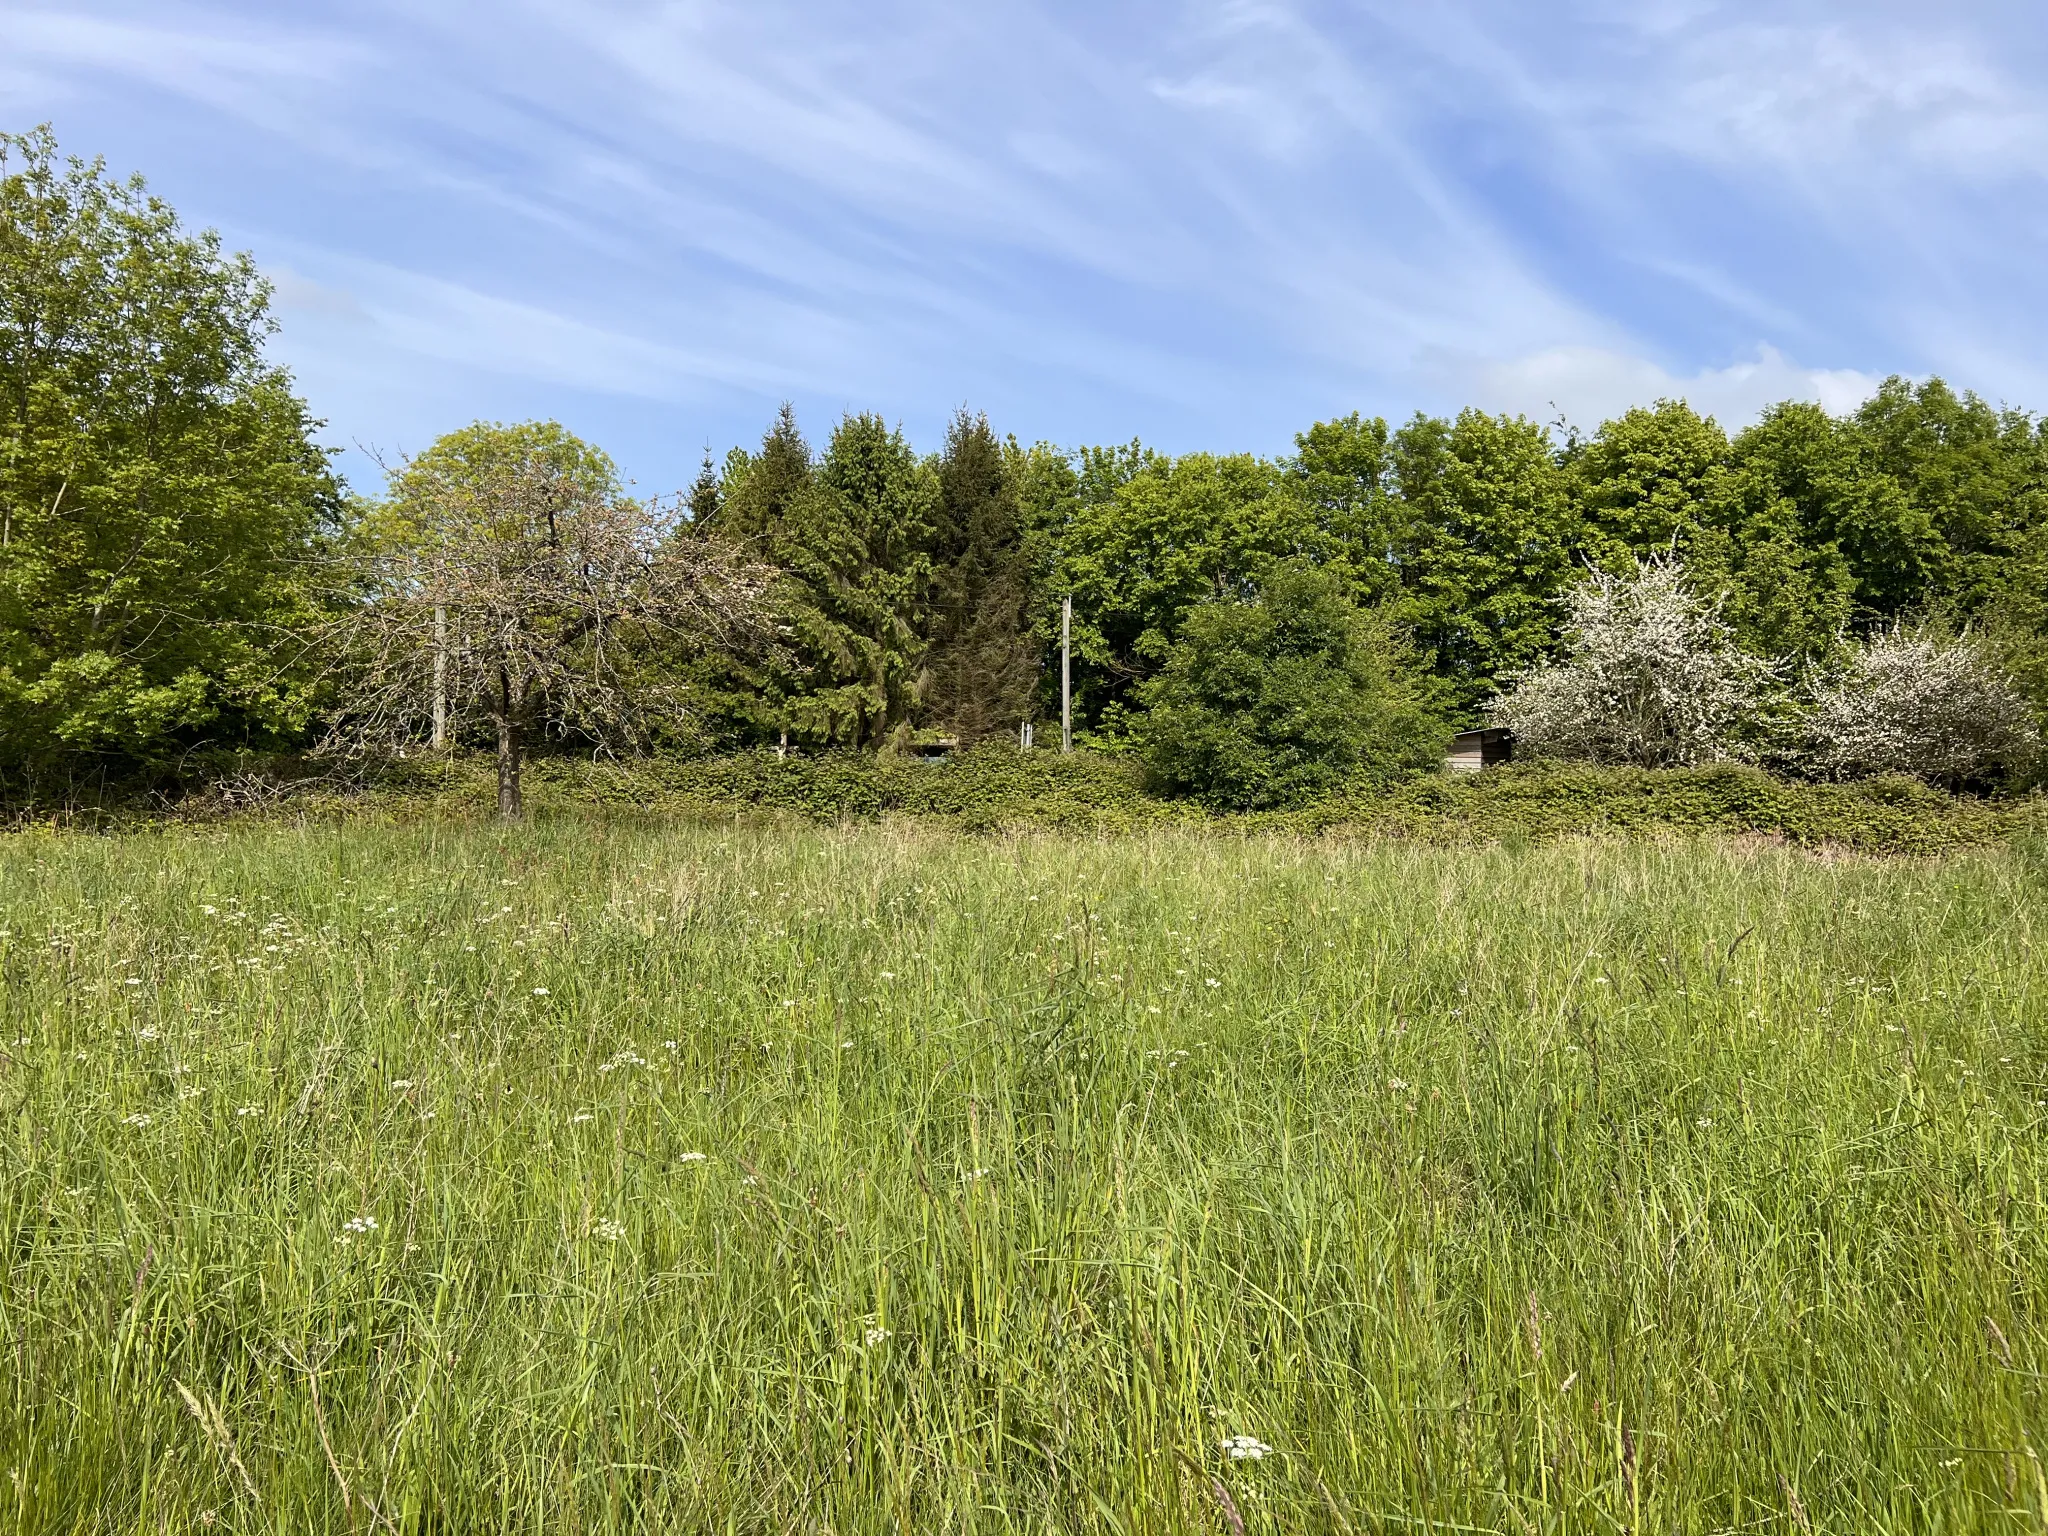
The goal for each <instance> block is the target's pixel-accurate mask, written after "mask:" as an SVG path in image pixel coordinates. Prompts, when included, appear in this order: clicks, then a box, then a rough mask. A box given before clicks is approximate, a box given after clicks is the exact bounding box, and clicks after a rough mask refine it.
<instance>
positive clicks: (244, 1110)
mask: <svg viewBox="0 0 2048 1536" xmlns="http://www.w3.org/2000/svg"><path fill="white" fill-rule="evenodd" d="M262 1113H263V1111H262V1110H260V1109H258V1108H257V1107H256V1106H255V1105H254V1104H244V1105H243V1106H242V1107H241V1108H240V1109H238V1110H236V1111H235V1118H236V1119H237V1120H240V1119H243V1118H245V1117H246V1116H249V1115H260V1114H262Z"/></svg>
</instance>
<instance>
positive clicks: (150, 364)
mask: <svg viewBox="0 0 2048 1536" xmlns="http://www.w3.org/2000/svg"><path fill="white" fill-rule="evenodd" d="M269 299H270V289H269V286H268V285H267V284H266V283H265V282H264V281H263V280H262V278H261V277H260V276H259V275H258V273H257V271H256V268H255V265H254V264H253V263H252V262H251V261H250V259H249V258H248V257H247V256H229V255H226V254H224V253H223V252H222V250H221V246H220V241H219V239H218V237H217V236H215V235H213V234H212V233H211V232H208V233H205V234H199V235H194V234H190V233H188V232H186V230H185V229H184V228H183V227H182V226H181V225H180V224H179V222H178V219H177V216H176V214H175V213H173V212H172V210H171V209H170V208H169V207H167V206H166V205H165V204H164V203H162V202H160V201H159V200H158V199H156V198H154V197H152V196H150V195H149V194H148V192H147V191H146V190H145V188H144V186H143V184H142V182H141V181H140V180H139V179H134V180H129V181H125V182H123V181H117V180H115V179H113V178H112V177H110V176H109V175H108V174H107V172H106V170H105V168H104V167H103V166H102V165H101V164H100V163H99V162H98V161H93V162H91V163H86V162H81V161H78V160H71V161H68V162H67V161H63V160H60V159H59V157H58V154H57V147H56V143H55V141H54V139H53V138H52V137H51V135H50V134H49V132H48V131H47V130H42V131H38V132H36V133H32V134H29V135H26V136H10V135H0V768H12V769H15V770H17V771H18V770H21V769H24V768H28V769H33V768H35V767H36V766H37V765H48V764H50V763H52V762H53V761H56V760H58V759H60V758H64V757H66V756H69V757H72V758H76V757H78V756H86V757H100V758H106V757H112V758H115V759H126V760H131V761H132V760H141V761H145V762H147V761H161V760H165V759H168V758H172V757H174V756H176V755H178V754H180V753H182V752H184V751H187V750H189V749H191V748H193V747H195V746H199V745H202V744H204V743H208V742H213V743H223V744H229V745H247V744H251V743H260V742H265V741H270V742H277V741H288V740H290V739H292V738H293V737H294V736H295V735H296V734H297V733H299V732H300V731H302V730H303V729H304V727H305V726H306V723H307V720H308V716H309V712H310V708H311V703H312V700H311V696H310V693H309V691H308V683H307V678H308V674H306V673H305V672H303V671H295V670H293V669H290V668H280V667H279V666H278V665H277V663H276V659H275V657H274V655H273V648H274V644H275V642H276V640H277V639H278V637H279V636H280V635H281V634H283V633H285V632H287V631H288V630H290V629H291V628H293V627H294V626H296V625H298V624H301V623H302V622H304V621H305V620H306V619H307V618H308V616H309V615H310V613H311V612H312V611H313V602H314V597H313V594H314V593H315V591H316V589H317V583H316V582H315V581H314V580H312V579H311V577H310V575H309V561H308V557H309V556H310V555H311V554H312V553H313V552H314V550H315V548H316V546H318V544H319V543H320V541H321V540H322V539H323V538H325V537H327V536H328V535H330V534H331V533H332V532H333V530H334V528H335V527H336V524H337V520H338V517H339V513H340V501H339V491H338V487H337V485H336V482H335V480H334V478H333V476H332V475H331V474H330V472H329V469H328V462H327V456H326V454H325V453H324V452H323V451H322V450H321V449H320V448H319V447H318V446H316V445H315V443H314V441H313V432H314V429H315V427H316V426H317V423H315V422H314V421H312V420H311V419H310V417H309V416H308V413H307V410H306V407H305V404H304V402H302V401H301V400H300V399H299V398H298V397H297V396H296V395H295V394H294V393H293V391H292V387H291V380H290V379H289V377H288V376H287V375H286V374H285V373H284V371H283V370H282V369H279V368H277V367H275V366H274V365H272V364H270V363H268V362H267V361H266V360H265V358H264V355H263V343H264V341H265V339H266V338H267V337H268V335H269V334H270V331H271V328H272V327H271V321H270V318H269Z"/></svg>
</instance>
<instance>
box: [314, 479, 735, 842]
mask: <svg viewBox="0 0 2048 1536" xmlns="http://www.w3.org/2000/svg"><path fill="white" fill-rule="evenodd" d="M394 480H395V481H396V482H399V483H402V485H403V494H402V495H400V496H397V497H394V499H393V500H392V502H390V503H389V504H387V505H386V506H384V507H382V508H380V509H379V511H378V514H377V515H375V516H373V517H372V518H371V519H370V520H369V522H368V523H367V525H366V527H365V529H364V530H363V536H362V538H361V539H360V540H359V543H358V547H357V548H356V549H355V550H353V551H352V552H351V553H350V555H349V556H347V557H346V560H345V563H344V567H343V570H342V573H341V574H342V576H343V581H344V584H345V585H346V586H347V587H348V588H349V589H350V597H351V598H352V601H350V602H349V603H348V604H347V605H346V606H345V607H344V608H343V610H342V614H341V617H340V618H338V619H337V620H335V621H334V622H333V624H332V625H331V627H330V628H329V629H328V630H327V631H326V632H325V633H324V634H323V635H322V636H321V637H320V638H321V643H322V645H323V647H324V649H325V651H326V653H327V655H328V657H329V659H330V662H331V666H332V672H333V675H334V677H335V679H336V682H337V687H338V695H339V708H338V710H337V711H336V713H335V714H334V716H333V717H332V720H331V723H330V727H329V729H328V731H327V733H326V735H325V737H324V739H323V740H322V742H321V744H320V750H321V751H323V752H326V753H331V754H338V755H343V756H358V755H364V754H371V753H383V752H392V751H403V750H405V749H406V748H407V747H408V746H416V745H419V744H422V743H423V742H430V743H432V744H434V745H440V744H442V742H443V741H445V740H447V739H450V738H451V736H452V735H454V734H456V733H459V732H461V731H462V730H463V729H464V728H465V727H470V728H476V727H482V726H487V727H488V728H489V729H490V730H491V732H492V734H493V735H494V736H495V738H496V743H497V768H498V810H499V813H500V814H501V815H503V816H505V817H508V818H514V817H517V816H519V815H520V813H521V809H522V802H521V794H520V768H521V764H522V762H523V761H524V758H525V756H526V753H527V750H528V748H529V746H530V745H531V744H532V742H533V741H534V740H535V739H536V737H537V736H538V735H539V734H542V733H547V732H554V733H557V734H578V735H582V736H585V737H588V738H590V739H592V740H595V741H597V742H599V743H601V744H603V745H605V746H607V747H610V748H613V749H615V750H620V749H624V750H632V749H637V748H640V747H644V746H645V745H646V743H647V742H648V740H649V737H650V735H651V733H652V732H653V731H654V730H655V729H657V728H658V727H659V726H661V725H662V724H663V723H665V722H666V723H673V722H674V721H676V720H678V719H681V718H685V717H687V716H688V715H689V713H690V712H691V706H692V700H691V698H690V696H689V690H688V688H687V685H686V683H685V681H684V680H683V678H681V677H680V676H679V675H678V674H677V669H676V668H675V667H674V666H673V665H672V664H671V665H668V666H663V665H662V664H661V662H662V660H663V659H667V660H669V661H670V662H671V663H672V662H673V659H674V657H676V656H677V655H678V654H686V653H687V652H688V651H689V649H690V648H692V647H693V646H700V645H706V644H709V645H716V646H719V647H721V648H726V649H734V650H741V651H744V650H746V649H748V648H750V647H752V646H755V645H758V644H762V643H764V642H765V640H766V637H767V635H768V632H769V630H770V627H771V625H770V619H769V609H768V605H767V603H766V601H765V598H766V595H767V592H768V588H769V586H770V584H771V582H772V581H773V580H774V576H775V572H774V571H773V569H772V568H770V567H768V566H764V565H762V564H760V563H758V562H756V561H754V560H751V559H750V558H748V557H747V556H746V555H744V554H743V553H741V552H740V551H738V550H737V549H736V548H735V547H733V546H732V545H730V544H727V543H725V542H723V541H721V540H718V539H716V538H709V537H702V536H684V537H677V536H676V533H677V524H678V522H679V518H678V515H677V510H678V509H676V508H675V507H673V506H668V505H665V504H663V503H660V502H654V501H638V500H634V499H631V498H628V497H625V496H622V495H620V494H618V493H617V491H616V489H615V488H613V487H609V486H605V485H602V484H600V485H596V486H593V484H592V483H591V477H590V476H588V475H583V474H578V473H575V472H573V470H572V469H566V468H565V467H564V465H563V464H562V462H561V460H560V455H559V454H551V453H545V452H525V451H512V452H508V453H499V454H497V455H496V456H495V457H493V458H491V459H490V460H488V461H487V462H485V463H484V464H482V465H481V466H479V464H478V463H477V462H475V461H474V460H472V461H470V462H467V463H461V464H457V465H454V466H451V465H449V464H448V463H446V462H437V461H435V460H434V458H433V456H432V455H431V454H429V455H424V456H422V457H421V458H420V459H416V460H414V461H413V462H412V463H411V464H410V465H407V466H405V467H404V468H403V470H402V471H401V474H400V475H399V476H396V477H394Z"/></svg>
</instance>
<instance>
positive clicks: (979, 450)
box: [924, 410, 1039, 742]
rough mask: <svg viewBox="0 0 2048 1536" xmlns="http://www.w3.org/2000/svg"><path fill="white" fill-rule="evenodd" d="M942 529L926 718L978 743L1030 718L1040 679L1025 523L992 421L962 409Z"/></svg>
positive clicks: (942, 486) (944, 488) (943, 493)
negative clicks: (1031, 614) (1029, 607)
mask: <svg viewBox="0 0 2048 1536" xmlns="http://www.w3.org/2000/svg"><path fill="white" fill-rule="evenodd" d="M936 522H937V527H936V530H935V538H934V544H933V563H934V566H935V572H934V575H935V591H934V596H933V604H932V606H933V624H932V648H931V655H930V658H929V661H928V663H927V665H926V669H925V687H924V702H925V712H926V717H927V718H928V719H931V720H933V721H936V722H937V723H938V724H940V725H941V726H942V727H944V728H945V729H946V730H948V731H950V732H952V733H953V734H954V735H955V736H957V737H958V738H959V739H960V740H961V741H962V742H974V741H979V740H982V739H984V738H986V737H989V736H995V735H999V734H1003V733H1006V732H1009V731H1013V730H1015V729H1016V728H1017V725H1018V723H1019V722H1020V721H1022V720H1025V719H1027V718H1029V716H1030V715H1031V713H1032V709H1033V703H1034V696H1035V694H1036V692H1037V688H1038V675H1039V662H1038V641H1037V637H1036V636H1034V635H1033V634H1032V632H1031V627H1030V622H1029V617H1028V613H1027V605H1028V603H1029V601H1030V596H1031V565H1030V560H1029V557H1028V555H1027V553H1026V548H1025V530H1024V517H1023V513H1022V510H1021V508H1020V507H1019V505H1018V499H1017V491H1016V487H1015V486H1014V485H1013V484H1012V483H1011V474H1010V466H1009V463H1008V461H1007V456H1006V455H1005V453H1004V451H1003V445H1002V444H1001V443H1000V442H998V441H997V439H996V435H995V433H994V432H992V431H991V430H990V429H989V424H988V418H987V417H986V416H979V415H977V416H970V415H969V414H968V413H967V412H966V411H965V410H962V411H961V412H960V413H959V414H958V415H956V416H955V417H954V418H953V421H952V424H951V425H950V426H949V427H948V428H947V429H946V449H945V452H944V454H943V455H941V457H940V459H939V466H938V506H937V519H936Z"/></svg>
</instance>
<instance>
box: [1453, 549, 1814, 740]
mask: <svg viewBox="0 0 2048 1536" xmlns="http://www.w3.org/2000/svg"><path fill="white" fill-rule="evenodd" d="M1565 604H1566V608H1567V612H1568V615H1569V617H1568V620H1567V622H1566V625H1565V630H1564V641H1565V654H1564V657H1563V659H1562V660H1559V661H1546V662H1540V663H1538V664H1537V665H1536V666H1534V667H1531V668H1529V669H1527V670H1526V671H1524V672H1521V673H1519V674H1517V675H1516V676H1515V677H1514V678H1513V679H1512V681H1511V683H1510V686H1509V687H1508V688H1507V689H1505V690H1504V691H1503V692H1501V693H1500V694H1498V695H1496V696H1495V697H1494V698H1493V700H1492V701H1491V702H1490V703H1489V704H1488V705H1487V706H1486V714H1487V717H1488V719H1489V720H1490V721H1491V722H1492V723H1493V724H1495V725H1498V726H1505V727H1507V728H1508V729H1509V730H1511V731H1513V732H1514V735H1515V742H1516V745H1517V747H1518V749H1520V750H1521V751H1523V752H1526V753H1529V754H1530V755H1532V756H1538V757H1562V758H1578V759H1581V760H1584V761H1588V762H1595V763H1611V764H1632V765H1634V766H1637V767H1643V768H1678V767H1686V766H1690V765H1692V764H1696V763H1707V762H1720V761H1727V760H1731V759H1743V758H1747V757H1750V756H1753V755H1754V752H1753V747H1752V737H1753V734H1754V730H1755V726H1756V723H1757V721H1758V719H1759V717H1760V715H1761V714H1762V713H1763V712H1764V705H1765V703H1766V700H1767V697H1768V694H1769V692H1770V688H1771V684H1772V682H1773V679H1774V677H1775V668H1774V667H1773V666H1772V665H1771V664H1770V663H1769V662H1766V661H1764V660H1761V659H1760V658H1758V657H1755V656H1751V655H1748V654H1746V653H1745V652H1743V651H1741V650H1740V649H1738V648H1737V646H1736V645H1735V641H1734V637H1733V633H1732V631H1731V630H1730V628H1729V626H1728V625H1727V624H1726V623H1725V622H1724V621H1723V620H1722V618H1721V616H1720V613H1719V610H1718V606H1717V605H1716V604H1715V603H1713V602H1712V601H1710V600H1708V599H1707V598H1704V597H1702V596H1700V595H1699V594H1698V593H1697V592H1695V591H1694V590H1693V589H1692V587H1691V586H1690V585H1689V584H1688V582H1687V580H1686V572H1685V567H1684V565H1683V564H1682V563H1681V562H1680V561H1679V560H1677V559H1676V558H1674V557H1672V556H1668V555H1666V556H1657V557H1653V558H1652V559H1649V560H1641V561H1638V562H1637V563H1636V566H1635V568H1634V569H1633V570H1631V571H1626V572H1623V573H1621V574H1618V575H1617V574H1614V573H1612V572H1608V571H1601V570H1595V571H1591V572H1589V573H1588V574H1587V576H1586V578H1585V579H1584V580H1583V581H1581V582H1580V583H1579V584H1578V585H1577V586H1575V587H1574V588H1572V589H1571V591H1570V592H1568V593H1567V594H1566V596H1565Z"/></svg>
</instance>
